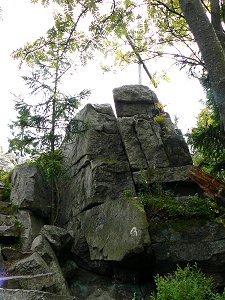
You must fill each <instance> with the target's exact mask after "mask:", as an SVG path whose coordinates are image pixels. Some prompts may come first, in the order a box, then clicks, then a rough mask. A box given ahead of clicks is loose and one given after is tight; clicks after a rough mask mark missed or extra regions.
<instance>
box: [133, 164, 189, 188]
mask: <svg viewBox="0 0 225 300" xmlns="http://www.w3.org/2000/svg"><path fill="white" fill-rule="evenodd" d="M192 168H193V166H192V165H187V166H181V167H169V168H158V169H155V170H154V171H153V172H154V176H153V177H152V178H149V177H148V180H149V182H154V181H158V182H159V183H176V182H181V181H182V182H187V183H190V182H191V179H190V177H189V172H190V170H191V169H192ZM147 176H148V170H142V171H137V172H133V178H134V183H135V184H136V185H143V180H144V179H145V178H146V177H147Z"/></svg>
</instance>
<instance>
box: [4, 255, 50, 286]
mask: <svg viewBox="0 0 225 300" xmlns="http://www.w3.org/2000/svg"><path fill="white" fill-rule="evenodd" d="M49 273H50V274H49ZM7 274H9V275H10V276H16V277H15V278H13V277H12V278H11V279H10V280H7V281H5V284H4V287H5V288H21V289H33V290H43V289H45V290H48V289H52V287H53V285H54V283H55V282H54V281H53V278H54V276H55V274H54V273H52V272H49V268H48V265H47V264H46V262H45V261H44V260H43V259H42V257H41V256H40V255H39V254H37V253H33V254H32V255H30V256H28V257H26V258H24V259H21V260H19V261H17V262H16V263H14V264H12V265H11V267H10V268H9V269H8V270H7ZM37 274H41V275H42V276H39V277H36V276H32V275H37ZM23 275H25V277H23ZM19 276H22V277H21V278H20V277H19Z"/></svg>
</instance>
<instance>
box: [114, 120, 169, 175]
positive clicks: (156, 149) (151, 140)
mask: <svg viewBox="0 0 225 300" xmlns="http://www.w3.org/2000/svg"><path fill="white" fill-rule="evenodd" d="M118 124H119V129H120V132H121V137H122V140H123V143H124V146H125V151H126V154H127V157H128V160H129V164H130V166H131V169H132V171H137V170H141V169H146V168H162V167H168V166H169V160H168V158H167V155H166V152H165V149H164V144H163V141H162V138H161V135H162V132H161V128H160V126H159V125H158V124H157V123H155V122H153V121H152V120H151V118H147V117H146V116H145V117H137V116H135V117H130V118H128V117H127V118H118Z"/></svg>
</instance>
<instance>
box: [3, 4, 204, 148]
mask: <svg viewBox="0 0 225 300" xmlns="http://www.w3.org/2000/svg"><path fill="white" fill-rule="evenodd" d="M0 7H1V8H2V18H3V20H2V21H0V37H1V47H0V66H1V68H0V82H1V86H0V99H1V108H0V128H1V130H0V146H3V149H4V151H7V139H8V137H9V136H10V131H9V128H8V124H9V123H10V120H12V119H13V118H15V112H14V110H13V107H14V102H13V100H14V96H13V95H12V94H11V93H14V94H17V95H19V94H22V93H23V89H24V85H23V81H22V80H21V79H20V73H19V70H18V62H16V61H13V59H12V58H11V56H10V55H11V53H12V51H13V50H15V49H17V48H19V47H21V46H23V45H24V44H25V43H26V42H28V41H32V40H35V39H36V38H38V37H39V36H40V35H44V34H45V32H46V31H47V30H48V29H49V27H50V26H51V24H52V22H53V19H52V16H51V11H50V9H49V8H44V7H43V6H42V5H40V4H35V5H34V4H31V0H0ZM99 64H100V61H98V60H95V61H92V62H91V63H90V64H89V65H88V66H87V67H85V68H84V69H83V70H82V71H80V70H79V73H77V74H75V75H74V77H73V78H71V80H70V81H69V82H68V83H67V86H68V90H70V91H73V90H75V91H77V92H79V91H81V90H82V89H84V88H87V89H91V90H92V95H91V97H90V99H89V101H88V102H91V103H111V104H112V105H113V99H112V89H113V88H115V87H119V86H122V85H125V84H137V83H138V71H137V70H138V67H137V65H130V66H128V67H126V68H125V69H124V70H118V71H117V73H116V74H114V73H113V72H110V73H105V74H103V73H102V71H101V69H100V67H99ZM148 67H149V69H150V71H151V65H149V66H148ZM154 67H155V66H154ZM168 75H169V77H170V78H171V80H170V82H169V83H167V82H162V83H160V85H159V86H158V88H157V89H155V88H153V87H152V85H150V84H149V80H148V78H147V76H145V74H144V73H143V74H142V78H143V84H144V85H148V86H149V87H150V88H151V89H153V90H154V91H155V92H156V94H157V96H158V98H159V101H160V102H162V103H163V104H164V105H166V108H165V110H166V111H167V112H169V113H170V115H171V118H172V120H173V119H174V116H175V115H176V116H177V117H178V118H179V122H178V125H179V127H180V128H181V129H182V131H183V133H185V132H187V130H188V128H191V127H193V126H194V124H195V117H196V116H197V114H198V112H199V109H200V108H201V104H200V103H199V100H200V99H202V98H204V93H203V91H202V89H201V86H200V84H199V83H198V81H197V80H194V79H189V78H188V77H187V75H186V74H185V72H184V71H180V70H178V69H177V68H175V67H172V68H170V70H169V73H168ZM70 91H69V92H70Z"/></svg>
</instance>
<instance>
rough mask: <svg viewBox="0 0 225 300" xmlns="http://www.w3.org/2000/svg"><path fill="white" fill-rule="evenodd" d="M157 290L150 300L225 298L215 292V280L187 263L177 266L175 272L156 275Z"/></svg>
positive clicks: (214, 299) (212, 299) (209, 299)
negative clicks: (183, 266) (184, 265)
mask: <svg viewBox="0 0 225 300" xmlns="http://www.w3.org/2000/svg"><path fill="white" fill-rule="evenodd" d="M155 282H156V288H157V292H156V293H153V294H152V295H151V296H150V300H192V299H195V300H223V299H225V292H224V293H223V295H220V294H218V293H215V291H214V288H213V281H212V279H211V278H206V277H205V275H204V274H203V273H202V272H201V271H200V270H199V269H198V268H197V266H196V265H194V266H193V267H191V266H189V265H187V266H186V267H185V268H184V269H182V268H180V267H179V266H178V267H177V270H176V271H175V272H174V274H169V275H167V276H159V275H157V276H156V277H155Z"/></svg>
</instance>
